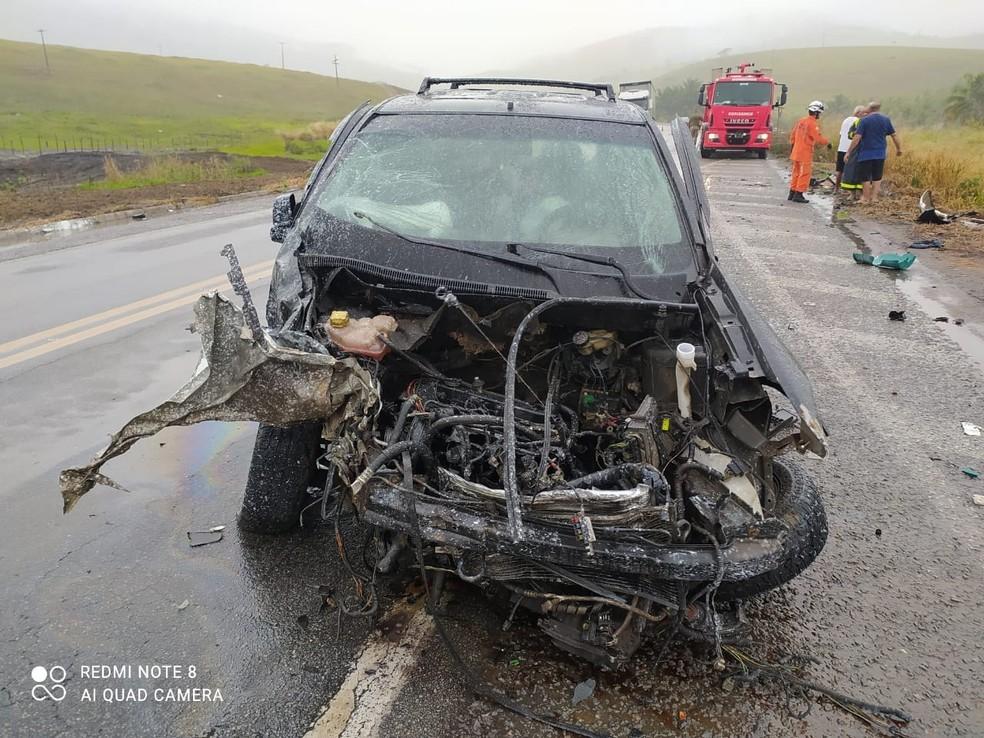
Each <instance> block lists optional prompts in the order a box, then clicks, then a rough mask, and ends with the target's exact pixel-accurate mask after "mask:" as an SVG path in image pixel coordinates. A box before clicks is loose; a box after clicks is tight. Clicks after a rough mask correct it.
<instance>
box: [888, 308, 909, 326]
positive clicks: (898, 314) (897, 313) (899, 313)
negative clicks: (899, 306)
mask: <svg viewBox="0 0 984 738" xmlns="http://www.w3.org/2000/svg"><path fill="white" fill-rule="evenodd" d="M888 319H889V320H895V321H898V322H899V323H901V322H903V321H904V320H905V310H889V311H888Z"/></svg>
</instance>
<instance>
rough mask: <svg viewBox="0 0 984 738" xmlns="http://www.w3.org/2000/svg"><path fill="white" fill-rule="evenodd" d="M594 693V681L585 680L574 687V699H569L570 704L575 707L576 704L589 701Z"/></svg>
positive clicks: (591, 679)
mask: <svg viewBox="0 0 984 738" xmlns="http://www.w3.org/2000/svg"><path fill="white" fill-rule="evenodd" d="M594 691H595V680H594V679H593V678H590V677H589V678H588V679H585V680H584V681H583V682H581V683H579V684H578V685H577V686H576V687H574V697H573V698H572V699H571V704H572V705H576V704H577V703H578V702H583V701H584V700H586V699H589V698H590V697H591V695H593V694H594Z"/></svg>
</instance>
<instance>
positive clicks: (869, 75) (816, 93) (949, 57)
mask: <svg viewBox="0 0 984 738" xmlns="http://www.w3.org/2000/svg"><path fill="white" fill-rule="evenodd" d="M742 61H753V62H755V63H756V64H757V65H758V66H760V67H768V68H771V69H772V73H773V77H774V78H775V79H776V81H778V82H781V83H785V84H787V85H789V104H788V105H787V106H786V108H785V109H784V111H783V118H789V117H793V116H795V117H794V118H793V119H794V120H795V118H797V117H799V116H800V115H801V114H802V111H803V109H804V108H805V107H806V106H807V105H808V104H809V103H810V101H811V100H815V99H820V100H823V101H825V102H827V103H828V104H829V103H830V102H831V101H833V100H834V99H835V98H837V99H839V100H842V101H843V102H844V104H845V106H847V105H851V106H853V105H855V104H861V103H866V102H868V101H869V100H872V99H880V100H882V102H883V103H886V109H885V112H886V113H888V114H889V115H891V114H892V110H891V109H890V107H889V105H888V104H889V103H890V102H891V101H892V100H893V99H895V98H912V97H916V96H921V97H923V98H925V101H926V102H925V104H926V105H927V106H932V105H933V104H934V103H933V101H935V100H937V98H938V99H939V102H940V104H941V107H940V110H939V115H940V116H941V117H942V114H943V113H942V101H943V100H944V99H945V97H946V95H947V94H948V93H949V91H950V88H951V87H952V86H953V85H954V84H956V83H957V82H958V81H959V80H960V78H961V76H962V75H964V74H965V73H968V72H977V71H980V70H981V69H984V50H975V49H931V48H911V47H898V46H871V47H851V48H844V47H842V48H836V47H827V48H818V49H776V50H769V51H758V52H750V53H746V54H740V55H736V56H724V57H714V58H713V59H705V60H704V61H701V62H697V63H695V64H688V65H686V66H683V67H679V68H677V69H675V70H673V71H672V72H668V73H666V74H661V75H659V76H657V77H656V78H655V79H654V80H653V84H654V86H655V87H656V89H660V88H662V87H667V86H670V85H675V84H679V83H681V82H683V81H685V80H687V79H688V78H694V79H699V80H701V81H704V82H706V81H708V80H709V79H710V74H711V69H712V68H715V67H728V66H731V67H734V66H737V64H738V63H739V62H742ZM838 96H843V98H838ZM839 122H840V121H838V123H839ZM826 123H827V124H828V126H832V125H833V124H832V123H831V122H830V121H829V120H828V121H826Z"/></svg>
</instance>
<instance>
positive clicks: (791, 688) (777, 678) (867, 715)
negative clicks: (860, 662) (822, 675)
mask: <svg viewBox="0 0 984 738" xmlns="http://www.w3.org/2000/svg"><path fill="white" fill-rule="evenodd" d="M721 650H722V651H723V652H724V653H725V654H727V655H728V656H730V657H731V659H732V660H734V661H735V662H737V664H738V667H739V669H738V670H736V671H733V672H731V673H730V674H728V675H727V677H726V678H729V679H731V680H733V681H734V682H738V683H744V684H756V683H764V682H776V683H778V684H779V685H780V686H781V687H782V689H783V691H784V692H785V693H786V712H787V713H788V714H789V715H790V716H791V717H794V718H797V719H800V720H801V719H803V718H805V717H806V716H807V715H809V714H810V712H811V711H812V709H813V705H812V704H811V703H807V705H806V709H805V710H804V711H803V712H802V713H797V712H794V711H793V709H792V705H791V703H790V699H789V697H790V695H791V694H799V695H800V696H802V697H806V696H807V695H809V694H810V693H813V694H815V695H817V696H819V697H820V698H821V699H827V700H829V701H830V702H832V703H833V704H834V705H836V706H837V707H839V708H840V709H841V710H843V711H844V712H847V713H849V714H851V715H853V716H854V717H856V718H857V719H858V720H860V721H862V722H863V723H865V724H867V725H868V726H870V727H872V728H876V729H879V730H881V731H883V732H884V733H887V734H888V735H892V736H901V735H903V733H902V732H901V730H900V726H902V727H904V726H906V725H908V724H909V723H911V722H912V716H911V715H910V714H909V713H907V712H905V711H904V710H900V709H898V708H895V707H888V706H885V705H877V704H874V703H871V702H865V701H863V700H859V699H856V698H854V697H850V696H848V695H846V694H841V693H840V692H835V691H834V690H833V689H830V688H829V687H825V686H822V685H820V684H816V683H815V682H810V681H807V680H806V679H803V678H802V677H801V676H799V673H798V672H800V671H801V670H802V669H803V668H804V667H805V666H806V665H807V664H808V663H810V662H812V661H815V659H812V658H811V657H807V656H795V655H794V656H790V657H788V658H785V659H783V660H782V662H781V663H775V664H772V663H768V662H766V661H764V660H762V659H759V658H756V657H753V656H750V655H749V654H748V653H746V652H745V651H742V650H741V649H739V648H737V647H736V646H732V645H723V646H722V647H721Z"/></svg>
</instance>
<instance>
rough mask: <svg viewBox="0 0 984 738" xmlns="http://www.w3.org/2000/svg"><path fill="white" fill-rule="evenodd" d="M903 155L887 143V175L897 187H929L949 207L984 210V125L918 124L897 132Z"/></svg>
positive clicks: (914, 191)
mask: <svg viewBox="0 0 984 738" xmlns="http://www.w3.org/2000/svg"><path fill="white" fill-rule="evenodd" d="M900 137H901V139H902V149H903V151H904V152H905V153H904V154H903V156H901V157H896V156H894V155H893V152H892V151H891V149H892V147H891V146H889V149H890V152H889V161H887V162H886V178H887V179H888V181H889V182H891V183H892V184H893V185H894V186H895V188H896V189H897V190H899V191H907V192H909V193H911V194H912V195H915V194H917V193H919V192H921V191H922V190H927V189H928V190H932V191H933V195H934V196H935V200H936V204H937V205H938V206H939V207H941V208H943V209H945V210H946V209H949V210H964V209H966V210H984V126H952V127H946V128H917V129H914V130H912V131H908V132H905V133H903V134H900Z"/></svg>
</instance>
